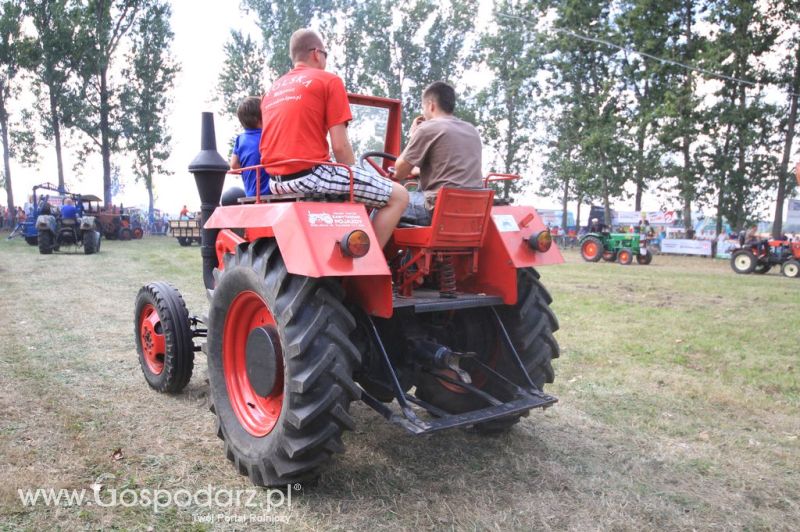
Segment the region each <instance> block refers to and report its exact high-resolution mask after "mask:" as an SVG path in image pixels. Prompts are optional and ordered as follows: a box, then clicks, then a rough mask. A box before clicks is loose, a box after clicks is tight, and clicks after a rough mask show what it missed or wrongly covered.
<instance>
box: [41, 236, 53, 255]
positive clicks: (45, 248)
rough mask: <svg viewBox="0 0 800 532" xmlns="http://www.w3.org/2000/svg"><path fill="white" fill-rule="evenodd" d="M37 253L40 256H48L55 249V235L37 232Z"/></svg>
mask: <svg viewBox="0 0 800 532" xmlns="http://www.w3.org/2000/svg"><path fill="white" fill-rule="evenodd" d="M37 241H38V243H39V253H40V254H42V255H50V254H52V253H53V250H54V249H56V245H55V235H53V233H51V232H50V231H39V237H38V240H37Z"/></svg>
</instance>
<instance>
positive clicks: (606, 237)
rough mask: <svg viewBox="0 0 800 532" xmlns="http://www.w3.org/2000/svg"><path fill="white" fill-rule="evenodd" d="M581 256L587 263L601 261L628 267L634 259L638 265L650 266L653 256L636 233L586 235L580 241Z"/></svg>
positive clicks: (644, 241) (645, 243) (643, 240)
mask: <svg viewBox="0 0 800 532" xmlns="http://www.w3.org/2000/svg"><path fill="white" fill-rule="evenodd" d="M579 245H580V249H581V256H582V257H583V260H585V261H587V262H597V261H599V260H600V259H603V260H605V261H608V262H614V261H617V262H619V263H620V264H624V265H628V264H631V263H632V262H633V259H634V257H635V258H636V262H638V263H639V264H644V265H647V264H650V263H651V262H652V261H653V254H652V253H651V252H650V251H649V250H648V249H647V239H646V238H642V236H641V235H639V234H637V233H606V232H603V233H588V234H586V235H584V236H583V237H582V238H581V240H580V244H579Z"/></svg>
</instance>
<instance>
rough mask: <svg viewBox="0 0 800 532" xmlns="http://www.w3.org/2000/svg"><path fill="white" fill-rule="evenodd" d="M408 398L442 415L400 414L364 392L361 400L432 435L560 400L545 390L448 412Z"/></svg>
mask: <svg viewBox="0 0 800 532" xmlns="http://www.w3.org/2000/svg"><path fill="white" fill-rule="evenodd" d="M405 399H406V400H407V401H409V402H411V403H414V404H416V405H418V406H420V407H422V408H424V409H426V410H428V411H429V412H434V411H438V412H437V413H438V414H439V415H440V417H436V418H433V419H420V418H419V417H417V416H416V415H414V416H408V414H407V413H406V415H403V414H400V413H397V412H395V411H394V410H392V409H391V408H389V407H388V406H387V405H385V404H384V403H381V402H380V401H379V400H377V399H375V398H374V397H372V396H371V395H369V394H368V393H367V392H365V391H362V396H361V400H362V401H364V402H365V403H367V405H369V406H370V407H372V408H373V409H375V410H377V411H378V412H379V413H380V414H382V415H383V416H384V417H385V418H386V419H387V420H388V421H389V422H390V423H393V424H395V425H398V426H400V427H403V428H404V429H406V430H407V431H409V432H410V433H412V434H430V433H432V432H437V431H440V430H446V429H454V428H459V427H469V426H472V425H476V424H479V423H485V422H487V421H492V420H494V419H501V418H504V417H508V416H513V415H515V414H521V413H523V412H527V411H528V410H530V409H532V408H547V407H548V406H551V405H553V404H555V403H557V402H558V399H556V398H555V397H553V396H551V395H547V394H544V393H540V394H527V393H526V394H524V395H521V396H518V397H516V398H515V399H513V400H511V401H507V402H504V403H501V404H498V405H495V406H489V407H487V408H482V409H480V410H473V411H472V412H466V413H464V414H447V413H445V412H442V411H440V410H439V409H437V408H436V407H433V406H432V405H428V404H427V403H425V402H423V401H421V400H419V399H417V398H416V397H413V396H411V395H408V394H406V395H405Z"/></svg>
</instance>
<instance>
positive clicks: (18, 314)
mask: <svg viewBox="0 0 800 532" xmlns="http://www.w3.org/2000/svg"><path fill="white" fill-rule="evenodd" d="M2 236H3V239H2V241H0V304H2V310H0V350H1V351H0V529H5V528H9V529H17V528H23V529H32V530H46V529H51V528H53V527H55V526H59V527H63V528H65V529H75V528H91V529H97V528H113V527H120V528H127V529H148V528H149V529H156V530H162V529H163V530H168V529H213V528H225V527H226V526H227V524H226V523H225V521H224V520H218V519H217V514H223V515H227V516H228V517H231V516H236V515H242V514H248V513H251V512H250V511H248V510H246V509H237V508H231V507H226V506H224V505H219V506H218V505H211V506H210V507H208V506H207V505H204V504H197V505H194V504H193V505H190V506H188V507H178V506H176V505H173V506H171V507H169V508H167V509H164V510H161V511H159V512H154V511H153V508H152V507H141V506H139V505H128V506H129V507H125V506H122V505H119V506H117V507H113V508H112V507H98V505H96V504H94V505H91V506H90V505H80V506H78V505H68V504H65V503H62V504H60V505H56V506H45V505H44V504H42V503H40V504H38V505H36V506H29V507H25V506H23V504H22V503H21V501H20V498H19V496H18V491H17V490H18V489H35V488H56V489H59V488H67V489H79V490H80V489H85V490H87V492H89V493H91V490H90V485H92V484H102V485H103V488H102V490H101V495H102V496H103V497H107V496H108V495H109V494H110V493H111V490H116V492H122V490H124V489H128V488H129V489H133V490H144V489H149V490H155V489H165V490H171V491H172V492H174V491H175V490H178V489H181V488H183V489H188V490H190V491H195V490H198V489H203V488H207V487H208V486H211V487H212V489H214V490H226V489H232V490H249V489H250V488H251V486H250V484H249V481H248V480H247V479H246V478H244V477H241V476H239V475H238V473H236V471H235V470H234V468H233V467H232V466H231V464H230V463H229V462H228V461H227V460H226V459H225V456H224V454H223V450H222V443H221V441H220V440H218V439H217V438H216V436H215V435H214V418H213V415H212V414H211V413H210V412H209V411H208V404H207V395H208V383H207V380H206V363H205V360H203V359H202V356H199V357H198V359H197V363H196V369H195V373H194V376H193V378H192V381H191V383H190V384H189V386H188V388H187V390H186V391H185V393H184V394H182V395H179V396H168V395H159V394H156V393H155V392H152V391H151V390H150V389H149V388H148V387H147V385H146V384H145V382H144V379H143V377H142V375H141V371H140V369H139V365H138V361H137V358H136V351H135V347H134V337H133V303H134V298H135V296H136V292H137V290H138V289H139V287H140V286H141V285H143V284H145V283H147V282H149V281H153V280H161V279H163V280H169V281H171V282H172V283H173V284H175V285H176V286H177V287H178V288H179V289H180V290H181V291H182V292H183V294H184V297H185V299H186V302H187V304H188V306H189V308H190V312H194V313H196V314H198V315H199V314H202V313H203V312H204V311H205V309H206V307H207V303H206V299H205V294H204V290H203V288H202V280H201V275H200V257H199V250H198V248H197V247H196V246H193V247H191V248H181V247H179V246H178V245H177V243H176V241H175V240H174V239H170V238H158V237H152V238H146V239H145V240H143V241H138V242H137V241H134V242H112V241H104V242H103V247H102V250H101V253H100V254H99V255H97V256H84V255H83V254H65V253H61V254H56V255H53V256H40V255H39V254H38V252H37V250H36V248H33V247H29V246H27V245H26V244H25V242H23V241H20V240H13V241H10V242H9V241H6V240H5V238H4V236H5V235H2ZM566 260H567V263H566V264H565V265H561V266H552V267H547V268H544V269H543V270H542V272H541V273H542V278H543V281H544V282H545V284H546V286H547V287H548V288H549V289H550V291H551V293H552V295H553V297H554V303H553V308H554V309H555V312H556V314H557V316H558V317H559V319H560V323H561V330H560V331H559V332H558V333H557V335H556V336H557V338H558V340H559V342H560V344H561V347H562V357H561V359H559V360H558V361H557V362H556V365H555V366H556V374H557V376H556V383H555V384H554V385H553V386H551V387H549V388H548V392H550V393H553V394H555V395H556V396H558V397H559V398H560V402H559V403H558V404H557V405H555V406H554V407H553V408H551V409H549V410H547V411H545V412H534V413H532V414H531V416H530V417H529V418H527V419H524V420H523V421H522V423H521V424H520V425H518V426H517V427H515V428H514V430H513V431H512V432H511V433H509V434H507V435H503V436H500V437H495V438H487V437H482V436H478V435H476V434H473V433H470V432H465V431H451V432H448V433H442V434H435V435H432V436H425V437H413V436H410V435H407V434H406V433H404V432H403V431H402V430H401V429H399V428H397V427H394V426H391V425H389V424H387V423H386V422H384V421H383V419H382V418H380V417H379V416H378V415H377V414H376V413H374V412H373V411H372V410H370V409H369V408H368V407H366V406H365V405H363V404H354V405H353V407H352V411H353V412H354V414H355V418H356V421H357V423H358V428H357V431H356V432H355V433H348V434H346V436H345V439H344V440H345V444H346V446H347V452H346V453H345V454H344V455H341V456H339V457H338V458H337V459H336V460H335V461H334V462H333V464H332V466H331V467H330V468H328V469H327V470H326V472H325V473H324V475H323V476H322V478H321V479H320V481H319V482H318V483H317V484H316V485H313V486H312V485H308V486H304V487H302V490H301V491H297V492H294V493H293V498H292V504H291V508H288V507H287V506H286V505H284V506H282V507H281V508H279V509H274V510H272V512H271V514H269V515H273V516H278V517H280V518H281V519H284V520H288V524H284V525H283V526H284V527H285V528H288V529H292V530H311V529H317V530H318V529H324V530H329V529H344V530H351V529H370V530H374V529H378V530H380V529H398V528H400V529H451V528H452V529H496V530H533V529H535V530H542V529H544V530H546V529H573V530H586V529H591V530H595V529H627V530H643V529H650V530H652V529H659V530H673V529H747V530H762V529H763V530H769V529H775V530H797V529H798V528H800V441H798V437H799V436H800V381H799V380H798V375H800V359H798V354H799V353H800V350H799V349H798V346H800V282H798V281H797V280H794V279H787V278H784V277H782V276H780V275H778V274H775V273H771V274H768V275H765V276H755V275H751V276H737V275H735V274H733V273H732V272H731V270H730V268H729V266H728V264H727V262H725V261H711V260H708V259H699V258H683V257H665V256H656V257H655V260H654V261H653V264H652V265H650V266H646V267H644V266H636V265H633V266H629V267H622V266H619V265H616V264H605V263H599V264H586V263H584V262H582V261H581V260H580V258H579V257H578V255H577V254H575V253H571V252H568V253H566ZM115 451H118V452H116V453H115ZM103 494H105V495H103ZM274 495H275V494H274V493H270V492H267V491H264V490H256V491H255V496H254V502H256V503H258V504H262V503H266V502H267V501H268V500H269V497H274ZM103 500H105V501H108V500H109V499H107V498H105V499H103ZM130 500H131V499H128V502H130ZM273 500H274V499H273ZM222 502H223V503H224V502H225V501H224V500H223V501H222ZM258 513H259V515H262V514H263V512H261V510H259V511H258ZM209 515H210V516H212V518H213V519H215V520H216V521H215V522H212V523H210V524H209V523H204V522H201V521H202V519H203V518H204V517H205V518H207V516H209ZM238 526H239V527H244V525H238ZM251 526H252V523H251ZM256 526H263V527H264V528H271V527H274V526H275V525H272V524H264V525H258V524H257V525H256Z"/></svg>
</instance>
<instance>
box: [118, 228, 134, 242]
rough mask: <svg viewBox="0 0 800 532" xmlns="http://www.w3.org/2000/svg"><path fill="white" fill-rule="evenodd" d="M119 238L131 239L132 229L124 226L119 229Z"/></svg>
mask: <svg viewBox="0 0 800 532" xmlns="http://www.w3.org/2000/svg"><path fill="white" fill-rule="evenodd" d="M119 239H120V240H130V239H131V230H130V229H129V228H127V227H122V228H120V230H119Z"/></svg>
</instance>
